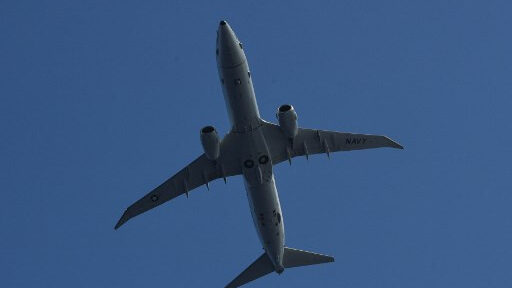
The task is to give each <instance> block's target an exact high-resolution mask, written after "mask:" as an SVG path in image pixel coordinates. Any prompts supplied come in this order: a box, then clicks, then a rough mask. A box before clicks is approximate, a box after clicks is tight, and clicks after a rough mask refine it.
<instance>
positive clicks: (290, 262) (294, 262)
mask: <svg viewBox="0 0 512 288" xmlns="http://www.w3.org/2000/svg"><path fill="white" fill-rule="evenodd" d="M329 262H334V257H331V256H327V255H322V254H317V253H313V252H308V251H303V250H298V249H292V248H288V247H284V255H283V266H284V268H292V267H299V266H307V265H315V264H322V263H329Z"/></svg>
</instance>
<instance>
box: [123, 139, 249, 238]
mask: <svg viewBox="0 0 512 288" xmlns="http://www.w3.org/2000/svg"><path fill="white" fill-rule="evenodd" d="M234 138H235V137H233V134H228V135H226V136H225V137H224V139H223V140H222V142H221V144H220V156H219V158H218V159H217V160H215V161H213V160H209V159H208V158H207V157H206V155H205V154H202V155H201V156H199V157H198V158H197V159H196V160H194V161H192V162H191V163H190V164H188V165H187V166H186V167H185V168H183V169H181V170H180V171H179V172H178V173H176V174H175V175H174V176H172V177H171V178H169V179H167V180H166V181H165V182H164V183H162V184H161V185H160V186H158V187H156V188H155V189H153V190H152V191H151V192H149V193H148V194H146V196H144V197H142V198H141V199H139V200H138V201H137V202H135V203H133V204H132V205H131V206H130V207H128V209H126V210H125V212H124V213H123V216H121V219H119V221H118V222H117V224H116V226H115V229H117V228H119V227H120V226H121V225H123V224H124V223H125V222H126V221H128V220H130V219H131V218H133V217H135V216H137V215H139V214H142V213H144V212H146V211H148V210H150V209H153V208H155V207H157V206H159V205H161V204H163V203H165V202H167V201H169V200H171V199H173V198H176V197H178V196H180V195H182V194H186V195H187V197H188V193H189V192H190V191H192V190H193V189H195V188H197V187H199V186H201V185H206V186H207V187H208V182H210V181H212V180H214V179H218V178H224V180H225V178H226V177H229V176H234V175H238V174H241V173H242V168H241V166H240V163H239V161H238V159H236V158H235V157H234V156H233V154H232V153H230V151H232V150H233V149H235V148H234V146H235V145H236V143H235V142H236V141H235V139H234Z"/></svg>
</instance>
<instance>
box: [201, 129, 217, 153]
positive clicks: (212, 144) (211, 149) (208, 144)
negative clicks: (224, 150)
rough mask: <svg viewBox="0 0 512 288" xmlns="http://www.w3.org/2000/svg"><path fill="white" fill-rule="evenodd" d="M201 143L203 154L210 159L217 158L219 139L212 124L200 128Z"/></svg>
mask: <svg viewBox="0 0 512 288" xmlns="http://www.w3.org/2000/svg"><path fill="white" fill-rule="evenodd" d="M200 135H201V145H203V150H204V154H206V157H208V159H210V160H217V158H219V155H220V139H219V135H218V134H217V130H215V127H213V126H206V127H203V128H202V129H201V133H200Z"/></svg>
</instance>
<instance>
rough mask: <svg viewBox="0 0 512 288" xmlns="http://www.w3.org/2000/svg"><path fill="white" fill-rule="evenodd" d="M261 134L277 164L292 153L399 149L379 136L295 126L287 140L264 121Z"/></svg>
mask: <svg viewBox="0 0 512 288" xmlns="http://www.w3.org/2000/svg"><path fill="white" fill-rule="evenodd" d="M263 129H264V133H265V138H266V139H268V140H267V142H268V143H267V145H268V147H269V150H270V153H271V154H272V163H273V164H277V163H281V162H283V161H285V160H289V161H290V160H291V158H293V157H296V156H304V155H305V156H306V157H308V156H309V155H312V154H319V153H326V154H327V155H329V153H331V152H337V151H349V150H360V149H370V148H380V147H391V148H398V149H403V147H402V146H401V145H400V144H398V143H397V142H395V141H393V140H391V139H389V138H388V137H386V136H381V135H366V134H353V133H343V132H335V131H324V130H314V129H305V128H299V132H298V134H297V136H296V137H295V138H294V139H293V141H290V140H289V139H288V138H286V136H285V135H284V134H283V132H282V131H281V128H279V126H278V125H276V124H272V123H268V122H265V124H264V128H263Z"/></svg>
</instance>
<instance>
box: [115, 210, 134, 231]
mask: <svg viewBox="0 0 512 288" xmlns="http://www.w3.org/2000/svg"><path fill="white" fill-rule="evenodd" d="M127 212H128V211H125V212H124V213H123V216H121V218H120V219H119V221H117V224H116V226H114V230H117V229H118V228H119V227H121V226H122V225H123V224H124V223H126V221H128V220H129V219H130V217H128V213H127Z"/></svg>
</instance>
